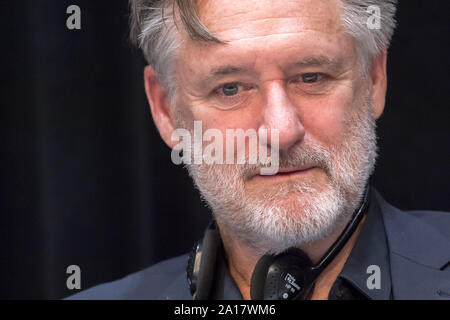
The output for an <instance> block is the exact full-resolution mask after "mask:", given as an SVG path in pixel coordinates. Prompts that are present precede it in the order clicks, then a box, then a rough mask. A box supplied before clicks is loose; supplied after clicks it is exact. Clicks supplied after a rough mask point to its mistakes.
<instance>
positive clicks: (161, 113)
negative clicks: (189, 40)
mask: <svg viewBox="0 0 450 320" xmlns="http://www.w3.org/2000/svg"><path fill="white" fill-rule="evenodd" d="M144 82H145V93H146V95H147V99H148V103H149V104H150V110H151V112H152V117H153V121H154V122H155V125H156V127H157V128H158V131H159V134H160V136H161V138H162V139H163V140H164V142H165V143H166V144H167V145H168V146H169V147H170V148H171V149H172V148H173V147H174V146H175V145H176V144H177V142H176V141H172V139H171V136H172V132H173V131H174V121H173V120H174V119H173V116H172V113H171V110H170V100H169V98H168V94H167V91H166V89H164V87H163V86H162V85H161V84H160V83H159V81H158V75H157V74H156V71H155V70H154V69H153V68H152V67H150V66H146V67H145V69H144Z"/></svg>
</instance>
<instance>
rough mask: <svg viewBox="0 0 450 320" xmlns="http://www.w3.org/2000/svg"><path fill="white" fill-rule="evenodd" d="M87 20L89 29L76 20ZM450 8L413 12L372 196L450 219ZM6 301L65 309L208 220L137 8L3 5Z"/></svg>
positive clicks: (392, 80)
mask: <svg viewBox="0 0 450 320" xmlns="http://www.w3.org/2000/svg"><path fill="white" fill-rule="evenodd" d="M71 4H76V5H78V6H80V8H81V20H82V25H81V26H82V29H81V30H73V31H71V30H68V29H67V28H66V19H67V17H68V15H67V14H66V8H67V7H68V6H69V5H71ZM449 9H450V5H449V1H447V0H442V1H436V0H435V1H424V0H419V1H413V0H402V1H401V3H400V7H399V12H398V20H399V23H400V25H399V27H398V29H397V32H396V34H395V36H394V41H393V46H392V49H391V50H390V55H389V62H388V74H389V89H388V97H387V106H386V109H385V113H384V115H383V117H382V118H381V120H380V121H379V136H380V143H379V145H380V157H379V162H378V165H377V169H376V172H375V175H374V177H373V179H372V181H373V183H374V185H375V186H376V187H377V188H378V189H379V191H380V192H381V193H382V194H383V195H384V196H385V198H386V199H387V200H388V201H389V202H391V203H392V204H394V205H396V206H398V207H400V208H402V209H434V210H445V211H450V170H449V163H450V152H449V141H450V128H449V125H448V121H449V118H450V117H449V115H450V112H449V103H448V101H449V100H450V88H449V74H450V73H449V71H450V63H449V44H448V38H449V35H450V22H449V21H450V10H449ZM0 15H1V16H0V18H1V21H0V27H1V29H0V43H1V50H0V57H1V62H0V70H1V89H0V90H1V91H0V93H1V96H0V102H1V118H0V119H1V122H0V125H1V152H2V154H1V167H0V170H1V182H2V183H1V193H0V196H1V198H0V199H1V200H0V212H1V218H0V219H1V220H0V223H1V224H0V226H1V233H0V259H1V266H0V268H1V269H0V298H19V299H23V298H26V299H35V298H52V299H53V298H61V297H64V296H67V295H69V294H72V293H74V292H73V291H69V290H68V289H67V288H66V277H67V276H68V275H67V274H66V268H67V266H68V265H71V264H76V265H79V266H80V268H81V275H82V283H81V285H82V288H83V289H85V288H88V287H90V286H92V285H94V284H97V283H100V282H104V281H109V280H113V279H117V278H119V277H122V276H124V275H126V274H128V273H131V272H134V271H137V270H139V269H142V268H144V267H146V266H149V265H151V264H153V263H155V262H158V261H160V260H162V259H165V258H168V257H171V256H174V255H178V254H182V253H185V252H187V251H188V250H189V249H190V248H191V246H192V244H193V242H194V240H195V239H197V238H199V237H200V236H201V233H202V230H203V228H204V227H205V225H206V223H207V221H208V215H209V213H208V210H207V209H205V208H204V205H203V204H202V203H201V201H200V197H199V195H198V193H197V191H196V190H194V188H193V187H192V184H191V181H190V180H189V178H188V176H187V174H186V173H185V172H184V170H183V168H181V167H179V166H175V165H173V164H172V162H171V161H170V150H169V149H168V147H166V146H165V145H164V144H163V142H162V141H161V139H160V138H159V135H158V133H157V131H156V129H155V127H154V125H153V122H152V119H151V115H150V112H149V109H148V106H147V103H146V100H145V96H144V90H143V82H142V70H143V67H144V65H145V63H144V60H143V59H142V57H141V55H140V53H139V52H138V51H137V50H135V49H132V48H131V46H130V45H129V43H128V40H127V22H128V17H127V3H126V1H107V0H104V1H100V0H96V1H93V0H91V1H86V0H70V1H67V0H54V1H48V0H34V1H31V0H30V1H23V0H7V1H1V2H0Z"/></svg>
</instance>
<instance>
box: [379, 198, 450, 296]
mask: <svg viewBox="0 0 450 320" xmlns="http://www.w3.org/2000/svg"><path fill="white" fill-rule="evenodd" d="M373 196H374V197H375V199H376V201H377V203H378V204H379V206H380V209H381V212H382V216H383V220H384V225H385V229H386V237H387V240H388V247H389V252H390V253H389V256H390V264H391V276H392V289H393V295H394V298H395V299H443V298H447V299H448V297H450V272H449V270H447V271H443V270H441V269H443V268H444V267H445V266H446V265H447V264H448V262H449V261H450V249H449V248H450V241H449V239H448V237H446V236H444V233H443V232H442V233H441V232H440V231H439V227H440V225H439V219H442V222H444V219H447V221H448V218H447V217H446V216H443V214H442V213H436V212H433V211H427V212H425V211H422V212H419V211H417V212H408V213H406V212H403V211H401V210H399V209H397V208H395V207H393V206H391V205H390V204H388V203H387V202H386V201H385V200H384V199H383V198H382V197H381V196H380V194H379V193H378V192H376V191H375V190H373ZM442 225H443V227H444V228H445V225H447V226H448V222H447V223H443V224H442ZM442 230H444V229H442ZM446 295H447V297H446Z"/></svg>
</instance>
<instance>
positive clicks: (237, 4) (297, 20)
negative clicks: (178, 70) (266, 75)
mask: <svg viewBox="0 0 450 320" xmlns="http://www.w3.org/2000/svg"><path fill="white" fill-rule="evenodd" d="M340 3H341V2H340V1H339V0H293V1H292V0H291V1H289V0H244V1H243V0H201V1H199V2H198V13H199V17H200V20H201V21H202V23H203V24H204V25H205V26H206V27H207V28H208V30H210V31H211V32H212V33H214V34H215V35H217V36H218V37H219V39H221V40H223V41H226V42H228V41H233V40H241V39H246V38H247V37H264V36H270V35H276V34H289V33H290V32H293V33H296V32H299V31H301V30H316V31H322V32H326V33H336V32H337V31H338V30H340V29H341V24H340V12H341V9H340Z"/></svg>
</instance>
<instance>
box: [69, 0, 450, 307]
mask: <svg viewBox="0 0 450 320" xmlns="http://www.w3.org/2000/svg"><path fill="white" fill-rule="evenodd" d="M131 8H132V13H131V14H132V16H131V21H132V32H131V34H132V38H133V40H134V41H135V42H136V43H137V44H138V45H139V47H140V48H141V49H142V50H143V53H144V55H145V57H146V59H147V61H148V62H149V66H147V67H146V68H145V73H144V78H145V90H146V94H147V97H148V100H149V104H150V108H151V112H152V115H153V119H154V122H155V124H156V126H157V128H158V130H159V132H160V135H161V137H162V139H163V140H164V141H165V142H166V143H167V144H168V145H169V146H170V147H171V148H172V149H173V150H174V152H175V153H173V154H172V155H173V159H179V158H177V157H176V155H177V154H178V150H179V149H180V136H179V135H177V134H176V132H177V130H178V129H180V128H183V129H184V131H183V133H184V134H185V133H186V132H187V133H193V135H194V136H195V131H196V129H198V128H199V127H198V126H197V127H196V125H198V124H199V123H201V129H202V130H212V131H210V132H214V133H216V134H217V135H216V136H215V139H216V140H220V139H222V140H220V141H219V142H220V143H217V144H215V145H214V148H213V149H214V152H213V153H211V154H210V156H212V157H213V158H214V159H215V160H218V159H219V160H220V159H222V160H223V157H218V158H217V156H218V154H219V153H221V152H222V153H227V155H229V154H230V152H231V154H232V159H233V160H235V161H227V162H225V163H224V161H204V160H205V159H206V158H207V157H206V156H205V150H206V149H205V148H204V147H205V146H206V145H207V143H206V142H207V141H211V140H212V139H211V136H210V137H209V139H203V140H200V141H199V140H198V139H197V140H196V142H195V143H194V146H193V148H194V152H193V153H196V154H195V155H192V154H191V151H192V150H191V149H189V148H184V147H186V146H188V147H189V146H191V145H192V141H190V142H189V143H187V144H184V147H182V148H181V149H183V158H182V159H183V161H184V163H185V165H186V167H187V169H188V171H189V174H190V175H191V176H192V178H193V180H194V182H195V184H196V186H197V187H198V189H199V190H200V192H201V194H202V196H203V198H204V199H205V200H206V202H207V203H208V205H209V206H210V208H211V211H212V213H213V217H214V221H213V222H212V223H211V226H210V227H209V228H208V230H207V231H206V233H205V238H204V239H203V241H202V242H201V243H200V245H199V246H198V247H197V248H196V251H194V252H193V253H192V254H191V257H190V261H189V265H188V255H184V256H181V257H178V258H174V259H171V260H168V261H165V262H162V263H160V264H157V265H156V266H153V267H150V268H148V269H146V270H143V271H141V272H138V273H136V274H133V275H130V276H128V277H126V278H124V279H121V280H118V281H116V282H112V283H108V284H104V285H100V286H97V287H95V288H91V289H89V290H86V291H85V292H82V293H80V294H78V295H75V296H74V297H73V298H86V299H90V298H94V299H95V298H106V299H108V298H111V299H191V298H193V297H194V298H197V299H241V298H243V299H250V298H256V299H300V298H301V299H423V298H425V299H448V298H449V297H450V267H449V261H450V250H449V248H450V241H449V239H450V231H449V230H450V215H449V214H448V213H441V212H430V211H414V212H401V211H400V210H398V209H396V208H394V207H392V206H390V205H389V204H387V203H386V202H385V201H384V200H383V199H382V197H381V196H380V195H379V194H378V193H377V192H376V191H375V190H374V189H373V188H370V186H369V185H368V180H369V177H370V175H371V173H372V171H373V168H374V164H375V159H376V149H377V148H376V134H375V123H376V119H378V118H379V117H380V115H381V114H382V112H383V109H384V105H385V95H386V86H387V80H386V59H387V50H388V47H389V43H390V39H391V37H392V34H393V30H394V27H395V21H394V14H395V10H396V1H395V0H378V1H377V0H295V1H269V0H258V1H239V0H233V1H230V0H214V1H211V0H202V1H194V0H191V1H185V0H161V1H146V0H136V1H131ZM231 129H233V130H238V129H242V131H241V132H257V133H258V138H257V139H258V150H262V149H267V150H270V152H268V154H270V156H271V158H270V159H269V160H268V161H263V160H264V159H263V160H261V159H259V161H257V162H255V163H250V161H249V159H250V158H252V156H254V153H255V152H256V151H255V150H254V149H251V148H250V146H249V145H244V146H243V147H242V146H241V149H240V150H241V151H242V150H244V153H245V156H244V158H245V160H246V161H245V163H239V161H237V160H236V159H235V157H234V155H235V154H236V153H237V151H239V147H238V148H237V149H236V150H235V149H234V146H233V148H232V149H231V150H232V151H230V148H229V146H230V145H229V144H228V143H227V141H225V139H226V138H225V137H226V136H227V134H228V131H227V130H231ZM249 130H250V131H249ZM252 130H253V131H252ZM235 132H236V131H235ZM263 133H267V135H263ZM233 139H234V138H233ZM245 139H248V140H251V139H250V135H247V136H245V137H244V140H245ZM194 140H195V138H194ZM245 141H246V140H245ZM195 144H197V145H195ZM196 148H197V149H196ZM196 150H197V151H196ZM198 150H200V151H198ZM202 150H203V154H200V157H199V158H197V160H198V159H200V160H201V161H189V160H191V156H193V157H194V158H195V156H196V155H197V156H198V152H202ZM206 153H207V152H206ZM174 154H175V156H174ZM227 159H228V158H227ZM266 160H267V159H266ZM269 165H270V166H272V167H273V165H275V168H276V170H275V172H272V173H269V174H266V173H263V169H265V168H266V169H267V168H268V167H269ZM186 270H187V274H188V279H186ZM271 277H272V278H271ZM271 279H272V280H271ZM273 279H275V280H273ZM271 281H272V282H271Z"/></svg>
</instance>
